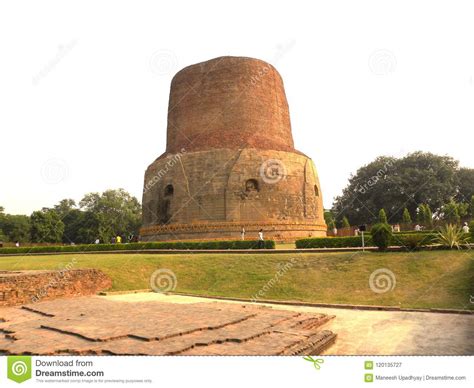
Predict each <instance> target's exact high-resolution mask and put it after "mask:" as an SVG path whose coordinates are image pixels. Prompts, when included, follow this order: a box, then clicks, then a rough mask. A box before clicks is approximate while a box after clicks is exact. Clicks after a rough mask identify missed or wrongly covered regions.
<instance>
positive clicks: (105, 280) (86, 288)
mask: <svg viewBox="0 0 474 388" xmlns="http://www.w3.org/2000/svg"><path fill="white" fill-rule="evenodd" d="M111 286H112V281H111V280H110V278H109V277H108V276H106V275H105V274H104V273H103V272H102V271H99V270H97V269H68V270H58V271H0V306H14V305H21V304H29V303H35V302H38V301H40V300H47V299H55V298H59V297H72V296H83V295H93V294H96V293H98V292H99V291H102V290H106V289H108V288H110V287H111Z"/></svg>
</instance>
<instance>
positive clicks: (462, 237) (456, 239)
mask: <svg viewBox="0 0 474 388" xmlns="http://www.w3.org/2000/svg"><path fill="white" fill-rule="evenodd" d="M468 240H469V234H467V233H464V232H463V230H462V228H461V227H459V226H458V225H455V224H448V225H446V226H444V227H441V228H440V231H439V232H438V236H437V239H436V241H437V242H438V243H439V244H441V245H442V246H444V247H446V248H450V249H453V248H457V249H461V245H463V244H467V242H468Z"/></svg>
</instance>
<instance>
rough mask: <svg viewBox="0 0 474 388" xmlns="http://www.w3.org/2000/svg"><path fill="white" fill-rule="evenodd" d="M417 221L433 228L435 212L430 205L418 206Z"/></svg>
mask: <svg viewBox="0 0 474 388" xmlns="http://www.w3.org/2000/svg"><path fill="white" fill-rule="evenodd" d="M417 220H418V223H420V224H423V225H425V226H427V227H429V228H431V227H433V212H432V211H431V208H430V206H429V205H428V204H426V203H422V204H421V205H419V206H418V213H417Z"/></svg>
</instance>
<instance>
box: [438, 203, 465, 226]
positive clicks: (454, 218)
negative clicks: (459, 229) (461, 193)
mask: <svg viewBox="0 0 474 388" xmlns="http://www.w3.org/2000/svg"><path fill="white" fill-rule="evenodd" d="M442 216H443V220H445V221H447V222H449V223H451V224H456V225H457V224H459V223H460V222H461V215H460V214H459V204H457V203H456V202H455V201H454V200H451V201H449V202H448V203H447V204H445V205H444V206H443V213H442Z"/></svg>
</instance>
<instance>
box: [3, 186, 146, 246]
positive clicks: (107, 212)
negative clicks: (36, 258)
mask: <svg viewBox="0 0 474 388" xmlns="http://www.w3.org/2000/svg"><path fill="white" fill-rule="evenodd" d="M140 225H141V205H140V203H139V201H138V200H137V199H136V198H135V197H134V196H132V195H130V194H129V193H128V192H126V191H125V190H123V189H117V190H107V191H104V192H103V193H89V194H86V195H85V196H84V197H83V198H82V200H81V201H80V202H79V203H78V204H76V202H75V201H74V200H72V199H63V200H62V201H60V202H59V203H58V204H56V205H55V206H54V207H52V208H46V207H45V208H42V209H41V210H37V211H34V212H33V213H32V214H31V215H30V216H26V215H13V214H5V212H4V208H3V207H0V241H11V242H15V241H20V242H45V243H61V242H62V243H76V244H90V243H93V242H94V241H95V240H96V239H99V240H100V241H101V242H105V243H108V242H110V240H111V239H112V237H114V236H117V235H120V236H123V237H125V238H127V237H129V236H132V235H134V236H137V235H138V230H139V228H140Z"/></svg>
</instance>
